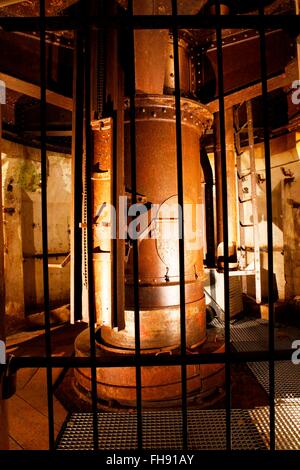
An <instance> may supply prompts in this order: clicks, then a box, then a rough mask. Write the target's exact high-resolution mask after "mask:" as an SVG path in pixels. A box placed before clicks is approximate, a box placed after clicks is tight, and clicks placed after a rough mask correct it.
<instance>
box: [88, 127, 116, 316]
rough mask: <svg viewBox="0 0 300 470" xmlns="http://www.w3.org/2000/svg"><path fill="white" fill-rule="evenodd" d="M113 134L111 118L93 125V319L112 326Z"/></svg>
mask: <svg viewBox="0 0 300 470" xmlns="http://www.w3.org/2000/svg"><path fill="white" fill-rule="evenodd" d="M112 134H113V128H112V120H111V119H102V120H100V121H94V122H93V123H92V136H93V173H92V175H93V176H92V199H93V223H94V230H93V235H94V237H93V238H94V240H93V241H94V253H93V264H94V289H95V309H96V319H97V323H98V324H100V325H101V324H102V323H103V322H105V323H106V324H111V264H112V256H111V252H112V240H111V230H112V220H111V212H110V204H111V203H112V158H113V154H112V152H113V150H112V142H113V135H112Z"/></svg>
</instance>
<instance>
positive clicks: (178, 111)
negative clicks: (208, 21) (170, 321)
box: [172, 0, 188, 450]
mask: <svg viewBox="0 0 300 470" xmlns="http://www.w3.org/2000/svg"><path fill="white" fill-rule="evenodd" d="M172 15H173V19H175V18H176V16H177V0H172ZM174 23H175V22H174ZM173 40H174V76H175V110H176V152H177V190H178V206H179V207H180V208H181V214H180V212H179V217H178V220H179V227H178V228H179V234H180V237H179V272H180V274H179V279H180V335H181V356H182V357H184V356H185V355H186V312H185V275H184V274H185V273H184V197H183V162H182V133H181V103H180V98H181V97H180V72H179V52H178V28H177V27H176V26H174V27H173ZM186 380H187V373H186V365H185V364H182V366H181V393H182V401H181V407H182V444H183V449H184V450H187V448H188V416H187V383H186Z"/></svg>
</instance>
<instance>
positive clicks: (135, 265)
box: [128, 0, 143, 450]
mask: <svg viewBox="0 0 300 470" xmlns="http://www.w3.org/2000/svg"><path fill="white" fill-rule="evenodd" d="M128 13H129V15H130V16H133V1H132V0H128ZM129 34H130V87H129V88H130V91H129V99H130V150H131V189H132V204H136V203H137V186H136V183H137V181H136V178H137V175H136V141H135V136H136V124H135V122H136V121H135V93H136V91H135V49H134V30H133V29H130V31H129ZM132 249H133V251H132V253H133V283H134V328H135V330H134V332H135V355H136V358H137V359H139V358H140V355H141V338H140V308H139V254H138V240H137V239H135V240H133V247H132ZM136 409H137V440H138V449H139V450H142V448H143V421H142V375H141V366H140V365H136Z"/></svg>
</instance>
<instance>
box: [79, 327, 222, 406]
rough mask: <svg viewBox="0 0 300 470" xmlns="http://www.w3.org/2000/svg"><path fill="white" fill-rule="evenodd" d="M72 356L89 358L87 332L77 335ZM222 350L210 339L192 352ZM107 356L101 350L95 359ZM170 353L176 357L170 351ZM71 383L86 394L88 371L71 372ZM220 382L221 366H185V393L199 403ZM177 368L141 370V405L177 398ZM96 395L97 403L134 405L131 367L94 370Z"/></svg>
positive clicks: (134, 376)
mask: <svg viewBox="0 0 300 470" xmlns="http://www.w3.org/2000/svg"><path fill="white" fill-rule="evenodd" d="M75 350H76V355H77V356H79V357H86V356H88V355H89V331H88V330H85V331H84V332H83V333H81V334H80V335H79V336H78V338H77V340H76V343H75ZM223 351H224V346H223V344H222V342H221V341H220V340H218V339H216V338H215V337H210V338H209V339H208V340H207V341H206V343H205V345H204V346H202V347H200V348H197V349H194V350H193V352H194V353H195V352H200V353H201V352H202V353H204V354H205V353H219V352H223ZM106 354H111V353H107V352H106V351H104V350H103V349H101V348H98V349H97V355H98V356H99V357H101V356H103V355H106ZM173 354H178V350H174V351H173ZM75 381H76V382H77V383H79V384H80V388H81V390H86V392H87V393H88V392H90V390H91V376H90V370H89V369H77V370H75ZM223 383H224V366H223V365H222V364H197V365H191V366H187V392H188V396H190V397H194V398H195V399H197V400H198V401H200V402H201V400H202V399H204V398H205V397H207V396H209V395H211V394H214V393H217V392H218V391H219V389H220V388H222V386H223ZM181 391H182V386H181V367H180V366H150V367H142V401H143V406H145V407H151V406H157V405H158V404H159V405H160V406H164V403H165V404H167V403H170V402H172V401H176V400H180V398H181ZM97 392H98V399H99V401H105V402H116V403H118V404H119V405H123V406H135V401H136V372H135V368H134V367H123V368H121V367H116V368H97Z"/></svg>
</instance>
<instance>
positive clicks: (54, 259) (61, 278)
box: [1, 139, 71, 317]
mask: <svg viewBox="0 0 300 470" xmlns="http://www.w3.org/2000/svg"><path fill="white" fill-rule="evenodd" d="M1 157H2V172H3V178H2V183H3V186H2V189H3V205H4V237H5V285H6V313H7V314H10V315H16V316H20V317H23V316H24V314H25V315H26V314H28V313H31V312H35V311H37V310H39V309H42V308H43V272H42V270H43V266H42V258H41V255H42V218H41V186H40V185H41V165H40V150H39V149H35V148H31V147H26V146H23V145H20V144H17V143H14V142H10V141H7V140H4V139H3V140H2V155H1ZM47 163H48V180H47V184H48V250H49V254H50V257H49V263H51V264H60V263H61V262H62V260H63V259H64V257H65V255H66V254H67V253H69V251H70V236H69V234H70V212H71V158H70V156H69V155H65V154H60V153H56V152H50V151H49V152H48V153H47ZM58 254H59V255H58ZM51 255H54V256H51ZM49 287H50V302H51V305H53V306H57V305H61V304H64V303H69V296H70V265H67V266H66V267H65V268H63V269H56V268H49Z"/></svg>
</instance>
